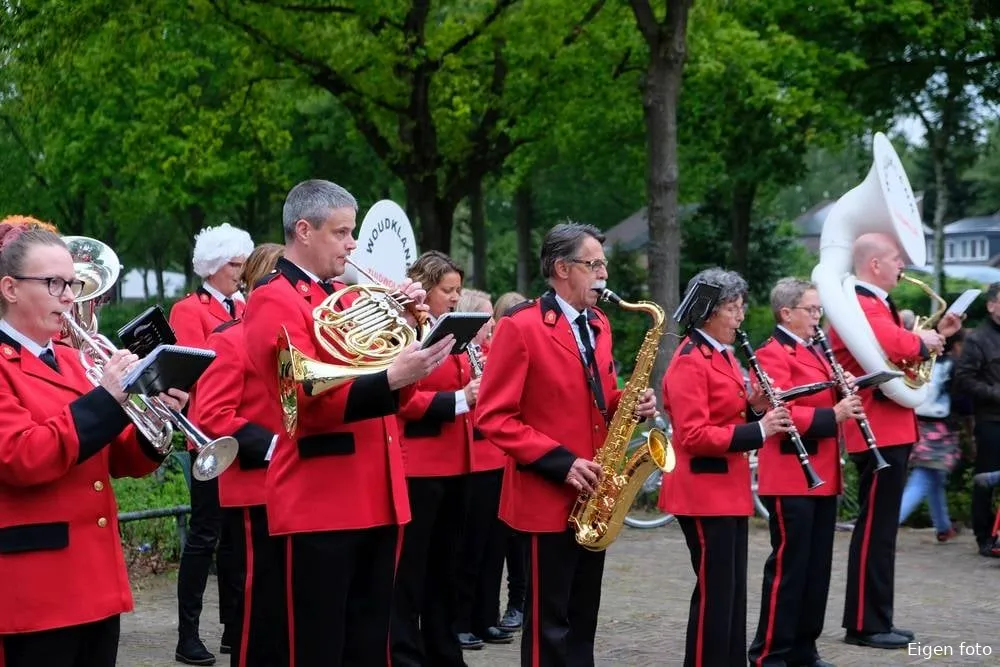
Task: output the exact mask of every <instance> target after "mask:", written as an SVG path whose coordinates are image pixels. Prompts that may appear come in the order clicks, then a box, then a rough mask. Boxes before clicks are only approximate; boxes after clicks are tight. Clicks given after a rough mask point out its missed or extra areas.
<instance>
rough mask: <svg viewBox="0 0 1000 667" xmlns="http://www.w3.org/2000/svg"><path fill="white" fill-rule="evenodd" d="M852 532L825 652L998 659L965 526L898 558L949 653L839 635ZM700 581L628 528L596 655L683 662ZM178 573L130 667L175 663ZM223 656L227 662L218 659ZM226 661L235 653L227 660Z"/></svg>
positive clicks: (997, 607) (985, 590)
mask: <svg viewBox="0 0 1000 667" xmlns="http://www.w3.org/2000/svg"><path fill="white" fill-rule="evenodd" d="M849 539H850V536H849V534H848V533H838V535H837V539H836V547H835V549H836V553H835V556H834V571H833V582H832V584H831V597H830V603H829V606H828V609H827V616H826V628H825V630H824V632H823V636H822V638H821V643H820V651H821V654H822V656H823V657H824V658H825V659H826V660H829V661H831V662H833V663H834V664H836V665H838V667H855V666H856V667H874V666H878V665H925V664H929V665H935V666H937V665H1000V585H998V584H1000V560H994V559H986V558H982V557H980V556H979V555H978V554H977V553H976V552H975V549H974V547H975V541H974V540H973V538H972V535H971V533H970V532H968V531H966V532H965V533H963V534H962V535H961V536H960V537H959V539H957V540H955V541H954V542H951V543H947V544H938V543H937V542H936V541H935V539H934V535H933V531H930V530H919V531H917V530H909V529H904V530H903V531H901V533H900V540H899V552H898V554H897V561H896V571H897V580H896V622H897V624H898V625H900V626H901V627H905V628H909V629H911V630H913V631H914V632H916V633H917V639H918V641H920V642H921V643H922V644H923V645H925V647H926V648H934V647H939V650H942V651H949V650H950V651H951V652H952V653H951V655H943V656H938V657H936V658H931V659H925V658H924V657H922V656H921V655H919V654H912V655H909V654H908V652H907V651H906V650H901V651H884V650H874V649H862V648H858V647H853V646H847V645H846V644H844V643H842V642H841V641H840V638H841V637H842V635H843V631H842V630H841V629H840V617H841V613H842V611H843V592H844V569H845V564H846V561H847V546H848V541H849ZM767 554H768V538H767V531H766V528H765V527H764V525H763V524H762V523H757V524H756V525H755V526H753V527H752V528H751V531H750V557H749V563H750V571H749V579H750V589H749V601H748V606H749V609H750V613H749V616H750V618H748V619H747V626H748V635H749V636H752V635H753V631H754V629H755V628H756V623H757V614H758V610H759V605H760V580H761V568H762V566H763V562H764V559H765V558H766V556H767ZM693 583H694V575H693V574H692V572H691V565H690V560H689V558H688V552H687V549H686V548H685V546H684V538H683V535H682V534H681V531H680V529H679V528H678V527H677V526H676V525H671V526H668V527H665V528H660V529H656V530H647V531H638V530H630V529H625V531H624V532H623V534H622V536H621V537H620V538H619V540H618V541H617V542H616V543H615V544H614V545H613V546H612V547H611V550H610V551H609V553H608V561H607V567H606V570H605V577H604V589H603V602H602V606H601V620H600V626H599V629H598V638H597V644H598V651H597V662H598V665H602V666H605V667H612V666H614V667H617V666H622V667H640V666H646V665H650V666H652V665H657V666H659V665H680V664H681V659H682V656H683V650H684V630H685V624H686V622H687V606H688V600H689V597H690V594H691V588H692V586H693ZM175 584H176V579H175V576H174V574H173V573H170V574H165V575H161V576H158V577H153V578H150V579H147V580H144V581H142V582H140V583H139V584H137V585H136V612H135V613H134V614H130V615H127V616H125V617H124V618H123V622H122V637H121V649H120V651H119V660H118V664H119V665H121V666H123V667H170V666H171V665H177V664H178V663H175V662H174V661H173V650H174V644H175V641H176V632H177V630H176V628H177V618H176V604H175V599H174V591H175ZM214 586H215V582H214V579H213V580H211V581H210V582H209V590H208V595H207V599H206V603H205V613H204V617H203V619H202V623H203V628H204V629H203V633H202V634H203V638H204V639H205V640H206V641H207V643H208V644H209V648H210V649H212V650H214V649H216V648H217V647H218V638H219V632H220V630H219V626H218V624H217V623H216V622H215V621H216V619H217V614H218V611H217V610H218V607H217V601H216V596H215V590H214ZM962 642H965V646H970V645H975V644H976V643H977V642H978V643H979V644H980V651H981V653H982V648H983V647H984V646H988V647H989V649H990V650H991V651H992V654H991V655H989V656H983V655H979V656H970V655H966V656H962V655H960V650H961V646H962ZM466 657H467V662H468V664H469V667H500V666H510V667H517V665H518V664H519V662H518V658H517V645H516V644H513V645H508V646H489V647H487V648H486V649H485V650H482V651H472V652H467V653H466ZM220 664H222V663H220ZM225 664H227V665H228V661H227V662H225Z"/></svg>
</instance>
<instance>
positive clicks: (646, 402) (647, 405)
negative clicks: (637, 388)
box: [635, 387, 656, 419]
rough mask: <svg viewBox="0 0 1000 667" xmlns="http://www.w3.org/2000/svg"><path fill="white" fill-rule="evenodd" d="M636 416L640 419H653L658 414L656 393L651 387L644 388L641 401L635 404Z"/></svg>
mask: <svg viewBox="0 0 1000 667" xmlns="http://www.w3.org/2000/svg"><path fill="white" fill-rule="evenodd" d="M635 416H636V417H638V418H639V419H652V418H653V417H655V416H656V394H655V393H653V390H652V389H650V388H649V387H646V388H645V389H643V390H642V394H641V395H640V396H639V402H638V403H636V404H635Z"/></svg>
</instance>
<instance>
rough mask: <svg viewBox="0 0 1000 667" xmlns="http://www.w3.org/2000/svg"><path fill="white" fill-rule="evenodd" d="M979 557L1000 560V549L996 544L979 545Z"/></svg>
mask: <svg viewBox="0 0 1000 667" xmlns="http://www.w3.org/2000/svg"><path fill="white" fill-rule="evenodd" d="M979 555H980V556H985V557H986V558H1000V547H998V546H997V545H996V542H987V543H986V544H980V545H979Z"/></svg>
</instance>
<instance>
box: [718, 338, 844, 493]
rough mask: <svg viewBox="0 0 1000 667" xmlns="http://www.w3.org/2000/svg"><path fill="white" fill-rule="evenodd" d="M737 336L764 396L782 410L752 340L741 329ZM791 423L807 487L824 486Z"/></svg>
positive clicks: (792, 434) (793, 440)
mask: <svg viewBox="0 0 1000 667" xmlns="http://www.w3.org/2000/svg"><path fill="white" fill-rule="evenodd" d="M736 336H737V337H738V338H739V340H740V349H741V350H743V356H745V357H746V359H747V363H748V364H750V370H752V371H753V374H754V375H756V376H757V382H759V383H760V388H761V390H762V391H763V392H764V395H765V396H767V400H768V401H769V402H770V403H771V407H772V408H780V407H781V405H782V403H781V399H780V398H778V394H777V392H775V391H774V387H772V386H771V379H770V378H768V377H767V374H766V373H765V372H764V370H763V369H762V368H761V367H760V363H758V361H757V355H756V354H754V351H753V346H752V345H750V339H749V338H748V337H747V335H746V333H745V332H743V331H742V330H740V329H737V330H736ZM789 421H790V422H791V424H792V430H790V431H788V433H787V435H788V437H789V439H791V441H792V444H793V445H795V453H796V455H797V456H798V457H799V465H800V466H802V473H803V474H804V475H805V476H806V485H807V486H808V487H809V488H810V489H815V488H816V487H818V486H822V485H823V483H824V482H823V480H821V479H820V478H819V475H817V474H816V471H815V470H813V467H812V463H811V462H810V461H809V452H807V451H806V446H805V445H804V444H803V443H802V436H800V435H799V431H798V429H796V428H795V422H794V421H791V419H789Z"/></svg>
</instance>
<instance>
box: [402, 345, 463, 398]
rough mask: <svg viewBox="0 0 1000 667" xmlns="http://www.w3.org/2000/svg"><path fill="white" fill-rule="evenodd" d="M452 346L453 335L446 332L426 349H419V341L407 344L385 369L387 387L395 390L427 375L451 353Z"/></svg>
mask: <svg viewBox="0 0 1000 667" xmlns="http://www.w3.org/2000/svg"><path fill="white" fill-rule="evenodd" d="M454 346H455V337H454V336H452V335H451V334H448V335H447V336H445V337H444V338H442V339H441V340H439V341H438V342H436V343H434V344H433V345H431V346H430V347H429V348H427V349H426V350H423V349H421V347H420V343H414V344H413V345H411V346H409V347H408V348H406V349H405V350H403V351H402V352H400V353H399V356H398V357H396V360H395V361H394V362H392V365H391V366H389V368H388V370H386V378H387V379H388V380H389V389H391V390H392V391H396V390H397V389H401V388H403V387H405V386H406V385H408V384H413V383H414V382H416V381H417V380H420V379H422V378H425V377H427V376H428V375H430V374H431V372H432V371H433V370H434V369H435V368H437V367H438V366H440V365H441V364H442V363H443V362H444V360H445V359H446V358H447V357H448V355H449V354H451V348H453V347H454Z"/></svg>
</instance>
